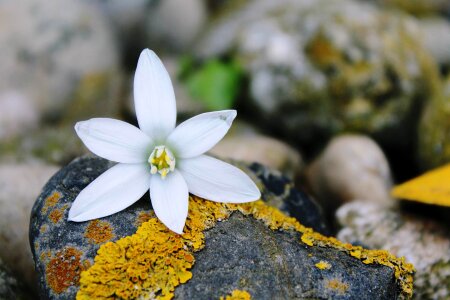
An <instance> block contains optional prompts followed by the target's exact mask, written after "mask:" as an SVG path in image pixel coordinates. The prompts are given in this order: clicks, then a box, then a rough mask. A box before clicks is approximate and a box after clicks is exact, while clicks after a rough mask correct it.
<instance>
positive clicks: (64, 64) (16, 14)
mask: <svg viewBox="0 0 450 300" xmlns="http://www.w3.org/2000/svg"><path fill="white" fill-rule="evenodd" d="M0 14H1V15H2V18H1V19H0V51H1V53H2V56H1V58H0V64H1V65H2V68H1V69H0V77H1V78H2V81H1V82H0V94H2V93H4V92H13V93H17V94H19V95H20V97H22V98H25V99H29V100H30V101H31V103H33V104H34V106H35V108H36V109H37V111H38V112H39V115H44V116H45V117H46V118H48V119H52V120H53V119H55V118H58V117H60V114H61V113H62V112H63V111H64V109H65V108H66V107H67V105H68V104H70V103H71V102H72V101H73V99H74V96H75V97H76V96H77V95H79V94H83V93H86V92H88V91H86V90H89V92H91V93H92V92H93V91H94V90H96V91H98V90H100V91H104V90H111V89H114V88H115V86H114V85H113V84H114V82H112V81H111V80H106V81H102V79H103V78H105V77H108V76H113V77H115V74H116V73H117V67H118V63H119V61H118V53H117V47H116V45H115V43H114V40H113V36H112V32H111V30H110V29H109V26H108V23H107V21H106V20H105V19H104V18H103V16H102V14H101V12H100V11H98V10H97V9H96V7H94V6H93V5H91V4H89V3H86V2H85V1H74V0H64V1H57V2H55V3H50V2H38V1H35V0H25V1H21V2H20V4H17V2H16V1H11V0H10V1H2V2H1V4H0ZM18 20H20V22H19V21H18ZM11 24H14V26H11ZM109 96H111V95H109ZM96 100H97V101H98V102H100V101H101V99H96ZM110 103H111V99H109V98H108V99H103V104H110ZM103 108H107V109H108V110H109V109H110V108H109V107H108V106H107V105H104V106H103ZM79 109H80V108H79Z"/></svg>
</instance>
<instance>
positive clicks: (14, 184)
mask: <svg viewBox="0 0 450 300" xmlns="http://www.w3.org/2000/svg"><path fill="white" fill-rule="evenodd" d="M57 170H58V168H57V167H55V166H49V165H39V164H1V165H0V245H1V247H0V257H1V258H2V259H3V260H4V261H5V263H6V264H7V265H8V266H9V267H10V268H11V269H12V270H13V271H14V272H15V273H17V274H18V275H20V278H22V279H23V280H25V281H26V282H27V283H28V284H29V285H30V286H34V287H35V286H36V283H37V281H36V275H35V272H34V264H33V259H32V256H31V251H30V245H29V242H28V228H29V222H30V213H31V208H32V206H33V203H34V201H35V200H36V198H37V196H39V193H40V192H41V189H42V187H43V186H44V184H45V183H46V182H47V180H48V179H49V178H50V176H52V175H53V174H54V173H55V172H56V171H57ZM0 286H1V284H0ZM0 289H1V288H0ZM0 299H15V298H2V297H1V292H0Z"/></svg>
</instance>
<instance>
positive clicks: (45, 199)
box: [30, 157, 328, 299]
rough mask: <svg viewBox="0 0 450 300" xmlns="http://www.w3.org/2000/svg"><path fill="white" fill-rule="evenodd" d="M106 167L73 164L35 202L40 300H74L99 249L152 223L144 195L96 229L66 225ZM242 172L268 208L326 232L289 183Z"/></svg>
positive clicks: (261, 172)
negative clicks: (76, 202) (74, 206)
mask: <svg viewBox="0 0 450 300" xmlns="http://www.w3.org/2000/svg"><path fill="white" fill-rule="evenodd" d="M110 166H111V164H110V163H108V162H107V161H105V160H102V159H99V158H89V157H85V158H80V159H77V160H75V161H74V162H72V163H71V164H70V165H68V166H67V167H65V168H63V169H61V170H60V171H59V172H58V173H57V174H56V175H55V176H53V177H52V178H51V179H50V181H49V182H48V183H47V185H46V186H45V187H44V189H43V192H42V194H41V195H40V196H39V198H38V200H37V201H36V203H35V205H34V207H33V210H32V215H31V221H30V245H31V248H32V252H33V257H34V259H35V266H36V270H37V272H38V274H39V285H40V296H41V298H43V299H48V298H59V299H72V298H74V296H75V294H76V291H77V285H78V280H79V275H80V272H81V271H82V270H83V269H85V268H87V267H88V266H89V265H90V264H92V263H93V258H94V257H95V254H96V251H97V250H98V248H99V246H100V244H101V243H104V242H106V241H108V240H117V239H118V238H121V237H124V236H128V235H131V234H133V233H134V232H135V231H136V229H137V227H138V226H139V225H140V223H141V222H142V221H145V220H147V219H148V218H149V217H150V212H151V205H150V201H149V200H148V197H149V196H148V194H146V195H145V196H144V197H143V199H141V200H140V201H138V202H137V203H135V204H134V205H133V206H131V207H129V208H127V209H125V210H124V211H121V212H119V213H117V214H114V215H112V216H109V217H105V218H102V219H101V220H100V223H99V221H90V222H83V223H74V222H67V221H66V220H67V214H68V210H69V208H70V205H71V203H72V201H73V200H74V199H75V197H76V196H77V195H78V193H79V192H80V191H81V190H82V189H83V188H84V187H85V186H86V185H87V184H89V183H90V182H91V181H92V180H94V179H95V178H96V177H97V176H98V175H100V174H101V173H102V172H104V171H105V170H106V169H107V168H108V167H110ZM246 170H247V172H249V174H250V176H252V177H253V178H255V180H257V184H258V186H259V187H260V188H261V189H262V194H263V198H264V199H266V200H267V201H268V202H269V203H270V204H273V205H275V206H277V207H279V208H280V209H283V210H284V211H287V210H289V209H292V208H295V211H296V212H295V213H294V215H295V217H297V218H300V220H301V221H302V222H303V223H304V224H305V225H306V226H309V227H313V228H315V229H316V230H317V231H319V232H323V233H327V232H328V229H327V228H326V226H325V224H324V220H323V218H322V216H321V213H320V209H319V207H318V206H317V204H316V203H315V202H314V201H313V200H311V199H310V198H309V197H307V196H306V194H304V193H302V192H298V191H297V190H296V189H294V188H293V187H292V183H291V182H290V181H289V180H287V179H286V178H284V177H283V176H280V175H279V174H277V173H274V172H271V171H269V170H268V169H266V168H264V167H262V166H261V165H259V164H252V165H250V166H249V167H246ZM250 170H252V171H250ZM257 178H259V179H257ZM293 211H294V210H293Z"/></svg>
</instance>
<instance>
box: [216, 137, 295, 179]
mask: <svg viewBox="0 0 450 300" xmlns="http://www.w3.org/2000/svg"><path fill="white" fill-rule="evenodd" d="M210 153H211V154H212V155H215V156H218V157H221V158H228V159H233V160H238V161H244V162H248V163H251V162H258V163H260V164H263V165H265V166H267V167H269V168H271V169H275V170H279V171H281V172H282V173H283V174H284V175H285V176H287V177H289V178H291V179H293V178H295V177H296V175H299V173H300V172H301V169H302V167H303V161H302V157H301V155H300V153H299V152H298V151H296V150H295V149H293V148H292V147H290V146H289V145H287V144H285V143H283V142H282V141H279V140H276V139H274V138H271V137H268V136H264V135H261V134H252V135H248V134H247V135H246V134H235V135H227V136H226V137H225V138H224V139H223V140H222V141H220V143H218V144H217V145H216V146H215V147H214V148H212V149H211V150H210Z"/></svg>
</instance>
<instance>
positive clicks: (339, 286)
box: [30, 157, 412, 299]
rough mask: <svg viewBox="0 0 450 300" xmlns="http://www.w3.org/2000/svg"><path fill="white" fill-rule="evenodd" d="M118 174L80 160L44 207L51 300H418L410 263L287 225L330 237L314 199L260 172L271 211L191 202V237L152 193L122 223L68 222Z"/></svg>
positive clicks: (37, 223) (33, 226)
mask: <svg viewBox="0 0 450 300" xmlns="http://www.w3.org/2000/svg"><path fill="white" fill-rule="evenodd" d="M110 166H111V164H110V163H109V162H107V161H105V160H103V159H99V158H90V157H83V158H79V159H76V160H75V161H74V162H72V163H71V164H69V165H68V166H66V167H64V168H63V169H62V170H60V171H59V172H58V173H57V174H56V175H55V176H54V177H53V178H52V179H51V180H50V181H49V182H48V184H47V185H46V186H45V187H44V190H43V192H42V194H41V196H40V197H39V198H38V200H37V201H36V203H35V205H34V207H33V211H32V216H31V222H30V243H31V247H32V251H33V256H34V260H35V265H36V269H37V271H38V274H39V277H40V282H39V284H40V296H41V298H42V299H73V298H74V297H75V296H77V298H78V299H92V298H102V297H103V298H105V299H106V298H108V297H110V298H111V297H113V298H114V297H116V298H128V299H131V298H134V297H144V298H145V297H148V298H153V297H169V298H170V297H171V296H175V298H179V299H183V298H185V299H213V298H218V297H220V296H226V295H228V294H231V293H232V292H233V291H234V290H243V291H246V292H248V293H249V294H250V295H252V297H254V298H255V299H269V298H270V299H273V298H302V297H303V298H317V297H319V298H330V297H332V298H336V299H354V298H360V297H361V296H362V297H365V298H367V299H369V298H370V299H392V298H395V297H397V296H400V295H403V296H405V295H406V296H407V295H408V293H409V292H408V291H407V289H405V286H407V285H408V282H409V283H412V277H411V274H410V273H411V271H410V270H409V271H408V270H406V271H405V270H404V269H403V267H404V266H403V265H404V262H403V261H402V260H397V259H396V258H394V257H392V256H390V255H389V254H388V253H384V252H380V253H377V255H376V256H373V255H372V254H371V252H370V251H369V250H364V249H362V248H360V247H353V246H351V245H344V244H340V243H339V242H338V241H337V240H335V239H333V238H325V237H324V236H322V235H321V234H319V233H317V232H315V231H313V230H312V229H310V228H307V227H304V226H303V225H301V224H300V223H298V221H297V220H296V219H295V218H290V217H287V216H286V214H284V213H283V212H282V211H283V210H284V211H286V212H287V211H288V210H293V211H294V208H296V207H297V209H295V211H296V213H293V215H295V216H296V217H297V218H298V219H299V221H300V222H302V223H304V224H306V225H307V226H309V227H314V228H315V229H316V230H317V231H321V232H327V228H326V226H325V224H324V221H323V219H322V217H321V214H320V210H319V208H318V206H317V205H316V204H315V203H314V202H313V201H312V200H311V199H310V198H308V197H307V196H306V194H303V193H301V192H299V191H297V190H296V189H295V188H293V186H292V183H291V182H289V181H287V180H286V179H284V178H283V177H282V176H280V175H279V174H277V173H274V172H272V171H270V170H268V169H266V168H264V167H262V166H261V165H257V164H253V165H250V166H248V167H245V168H244V169H245V171H247V172H249V175H250V176H252V177H253V178H254V179H255V180H256V182H257V184H258V186H259V187H260V188H261V189H262V195H263V196H262V198H263V200H265V201H266V202H263V201H257V202H253V203H251V204H245V205H232V204H221V203H216V202H212V201H206V200H204V199H200V198H197V197H190V200H189V201H190V202H189V209H190V211H189V216H188V220H187V222H186V226H185V230H184V234H183V235H177V234H175V233H173V232H171V231H169V230H168V229H167V228H166V227H165V226H164V225H163V224H162V223H160V222H159V221H158V220H157V219H156V218H155V216H154V214H153V212H152V210H151V205H150V201H149V198H148V194H147V195H145V196H144V197H143V199H141V200H139V201H138V202H137V203H136V204H134V205H133V206H131V207H129V208H128V209H126V210H124V211H122V212H119V213H117V214H115V215H112V216H109V217H106V218H102V219H100V220H94V221H90V222H84V223H72V222H67V221H66V220H67V214H68V210H69V208H70V205H71V203H72V202H73V200H74V199H75V197H76V196H77V195H78V193H79V192H80V190H82V189H83V188H84V187H85V186H86V185H87V184H89V183H90V182H91V181H93V180H94V179H95V178H96V177H97V176H98V175H100V174H101V173H102V172H104V171H105V170H106V169H107V168H108V167H110ZM269 204H270V205H269ZM300 211H301V213H300ZM97 251H98V252H97ZM94 258H95V261H94ZM380 258H381V259H380ZM363 259H364V260H365V262H364V263H363V262H362V261H361V260H363ZM407 267H408V266H407ZM410 268H412V267H410ZM83 271H84V272H83ZM397 274H399V275H401V276H398V275H397Z"/></svg>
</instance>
